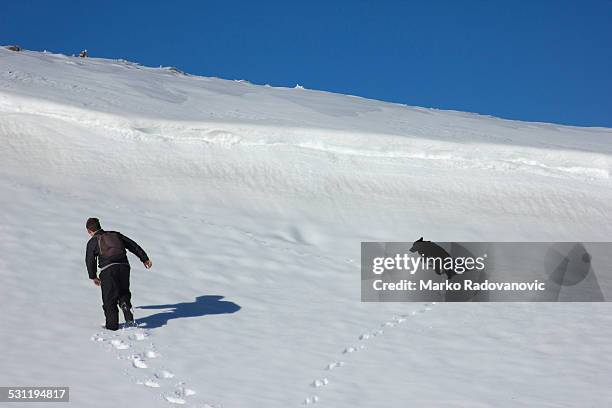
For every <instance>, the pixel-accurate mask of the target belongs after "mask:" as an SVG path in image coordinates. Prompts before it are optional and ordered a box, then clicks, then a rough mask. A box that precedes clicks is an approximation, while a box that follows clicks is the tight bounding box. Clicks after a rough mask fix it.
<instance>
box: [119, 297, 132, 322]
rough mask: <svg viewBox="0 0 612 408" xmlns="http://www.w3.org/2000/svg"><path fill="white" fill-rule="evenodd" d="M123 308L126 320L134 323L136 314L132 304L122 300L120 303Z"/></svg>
mask: <svg viewBox="0 0 612 408" xmlns="http://www.w3.org/2000/svg"><path fill="white" fill-rule="evenodd" d="M119 306H120V307H121V310H123V317H124V318H125V322H126V323H127V324H132V323H134V314H133V313H132V305H130V304H129V303H128V302H121V304H120V305H119Z"/></svg>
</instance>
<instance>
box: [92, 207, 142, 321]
mask: <svg viewBox="0 0 612 408" xmlns="http://www.w3.org/2000/svg"><path fill="white" fill-rule="evenodd" d="M86 228H87V233H88V234H89V236H90V237H91V238H90V239H89V241H88V242H87V251H86V254H85V264H86V265H87V272H88V273H89V279H91V280H92V281H93V283H94V284H95V285H96V286H101V287H102V308H103V309H104V316H105V317H106V328H107V329H108V330H117V329H118V328H119V310H118V309H117V305H119V307H121V310H122V311H123V316H124V318H125V322H126V323H132V322H133V321H134V315H133V314H132V304H131V303H130V299H131V297H132V294H131V293H130V264H129V262H128V258H127V253H126V251H125V250H126V249H127V250H128V251H130V252H131V253H133V254H134V255H136V256H137V257H138V258H139V259H140V261H141V262H142V263H143V264H144V266H145V268H147V269H149V268H151V266H152V265H153V264H152V262H151V260H150V259H149V257H148V256H147V254H146V253H145V251H144V250H143V249H142V248H141V247H140V246H139V245H138V244H137V243H136V242H134V241H132V240H131V239H129V238H128V237H126V236H125V235H122V234H121V233H119V232H116V231H104V230H103V229H102V227H101V226H100V221H99V220H98V219H97V218H89V219H88V220H87V223H86ZM96 259H97V260H98V267H99V268H100V276H99V277H98V275H97V268H96Z"/></svg>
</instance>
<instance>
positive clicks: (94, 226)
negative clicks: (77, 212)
mask: <svg viewBox="0 0 612 408" xmlns="http://www.w3.org/2000/svg"><path fill="white" fill-rule="evenodd" d="M85 227H87V229H88V230H89V231H91V232H96V231H97V230H99V229H102V227H101V226H100V220H99V219H97V218H89V219H87V223H86V224H85Z"/></svg>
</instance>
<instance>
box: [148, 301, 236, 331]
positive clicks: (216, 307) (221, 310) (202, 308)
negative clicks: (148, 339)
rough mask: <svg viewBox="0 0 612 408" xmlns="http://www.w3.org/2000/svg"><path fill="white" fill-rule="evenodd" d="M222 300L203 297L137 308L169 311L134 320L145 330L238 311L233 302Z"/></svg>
mask: <svg viewBox="0 0 612 408" xmlns="http://www.w3.org/2000/svg"><path fill="white" fill-rule="evenodd" d="M221 299H223V296H218V295H204V296H198V297H196V298H195V301H194V302H183V303H175V304H173V305H150V306H138V307H137V309H147V310H150V309H171V310H166V311H163V312H159V313H155V314H152V315H150V316H147V317H144V318H141V319H136V320H137V321H138V324H141V323H144V324H145V325H146V328H147V329H155V328H158V327H162V326H165V325H166V324H167V323H168V321H169V320H172V319H180V318H183V317H201V316H206V315H215V314H225V313H235V312H237V311H238V310H240V306H238V305H237V304H236V303H234V302H229V301H226V300H221Z"/></svg>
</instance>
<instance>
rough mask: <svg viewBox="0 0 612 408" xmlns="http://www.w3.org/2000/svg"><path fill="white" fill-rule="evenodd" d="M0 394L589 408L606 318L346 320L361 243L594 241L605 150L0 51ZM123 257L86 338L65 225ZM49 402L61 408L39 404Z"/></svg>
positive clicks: (371, 311)
mask: <svg viewBox="0 0 612 408" xmlns="http://www.w3.org/2000/svg"><path fill="white" fill-rule="evenodd" d="M0 138H1V139H0V140H1V143H0V160H1V163H2V165H1V167H0V172H1V173H0V197H1V198H0V217H1V218H0V254H1V255H0V277H1V278H2V285H1V286H0V298H1V299H2V306H3V313H2V314H1V315H0V316H1V317H0V322H1V324H2V328H3V329H2V332H1V334H0V348H1V349H2V350H3V351H4V353H5V358H4V359H3V367H2V370H1V371H0V384H1V385H6V386H8V385H13V386H19V385H30V386H33V385H58V386H61V385H68V386H70V387H71V390H70V398H71V404H72V406H78V407H99V406H101V405H102V404H104V405H109V404H110V405H113V404H114V405H115V406H118V407H121V406H126V405H129V406H131V407H168V406H173V405H176V404H180V405H183V406H189V407H206V406H208V407H268V408H272V407H279V408H285V407H288V406H301V405H302V404H308V405H311V404H312V405H315V406H322V407H334V408H344V407H382V406H384V407H405V406H419V407H423V406H425V407H440V406H444V407H453V406H456V407H464V406H472V407H479V406H482V407H487V406H500V407H514V406H549V407H566V406H567V407H569V406H590V407H606V406H609V405H610V401H611V400H612V392H611V391H610V387H609V378H610V376H611V375H612V368H611V367H612V345H611V343H610V337H611V336H612V313H610V307H609V306H608V305H607V304H605V303H597V304H587V303H551V304H535V303H530V304H527V303H511V304H504V303H497V304H494V303H490V304H489V303H487V304H435V305H434V304H427V305H424V304H420V303H397V304H395V303H384V304H378V303H361V302H360V301H359V299H360V283H361V282H360V273H359V248H360V241H413V240H415V239H417V238H418V237H420V236H424V237H425V238H426V239H432V240H437V241H451V240H457V241H469V240H474V241H488V240H492V241H512V240H533V241H606V240H610V237H611V233H612V221H611V219H610V216H609V214H612V189H611V188H610V187H611V181H610V169H611V163H612V161H611V160H612V130H611V129H606V128H578V127H567V126H561V125H555V124H546V123H526V122H519V121H509V120H503V119H498V118H493V117H488V116H481V115H476V114H470V113H462V112H452V111H440V110H434V109H425V108H417V107H408V106H404V105H398V104H390V103H385V102H380V101H374V100H367V99H363V98H358V97H353V96H346V95H338V94H332V93H327V92H321V91H313V90H309V89H301V88H300V89H292V88H275V87H270V86H258V85H253V84H250V83H248V82H245V81H240V82H238V81H228V80H222V79H217V78H204V77H197V76H192V75H186V74H182V73H180V72H178V71H177V70H172V69H164V68H148V67H143V66H140V65H138V64H134V63H130V62H127V61H117V60H107V59H94V58H87V59H82V58H74V57H67V56H63V55H57V54H51V53H37V52H29V51H24V52H19V53H17V52H11V51H8V50H5V49H0ZM90 216H98V217H99V218H100V219H101V222H102V225H103V227H105V228H107V229H113V230H119V231H122V232H123V233H125V234H126V235H128V236H129V237H131V238H133V239H134V240H136V241H137V242H138V243H140V244H141V245H142V246H143V247H144V248H145V250H146V251H147V252H148V253H149V255H150V256H151V259H152V260H153V268H152V269H151V270H145V269H144V267H142V266H141V264H140V263H139V262H138V260H137V259H135V258H134V257H132V258H131V261H132V275H131V279H132V283H131V286H132V292H133V302H134V304H135V306H136V309H135V316H136V319H137V321H139V322H140V324H141V326H138V327H131V328H125V329H123V330H120V331H118V332H116V333H111V332H107V331H105V330H103V329H100V327H99V324H100V322H101V321H102V320H103V316H102V310H101V307H100V305H101V299H100V294H99V289H98V288H96V287H95V286H94V285H93V284H92V283H91V282H90V281H89V280H88V279H87V275H86V272H85V268H84V262H83V261H84V248H85V243H86V241H87V239H88V236H87V235H86V233H85V226H84V224H85V220H86V219H87V217H90ZM59 405H61V404H59Z"/></svg>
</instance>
